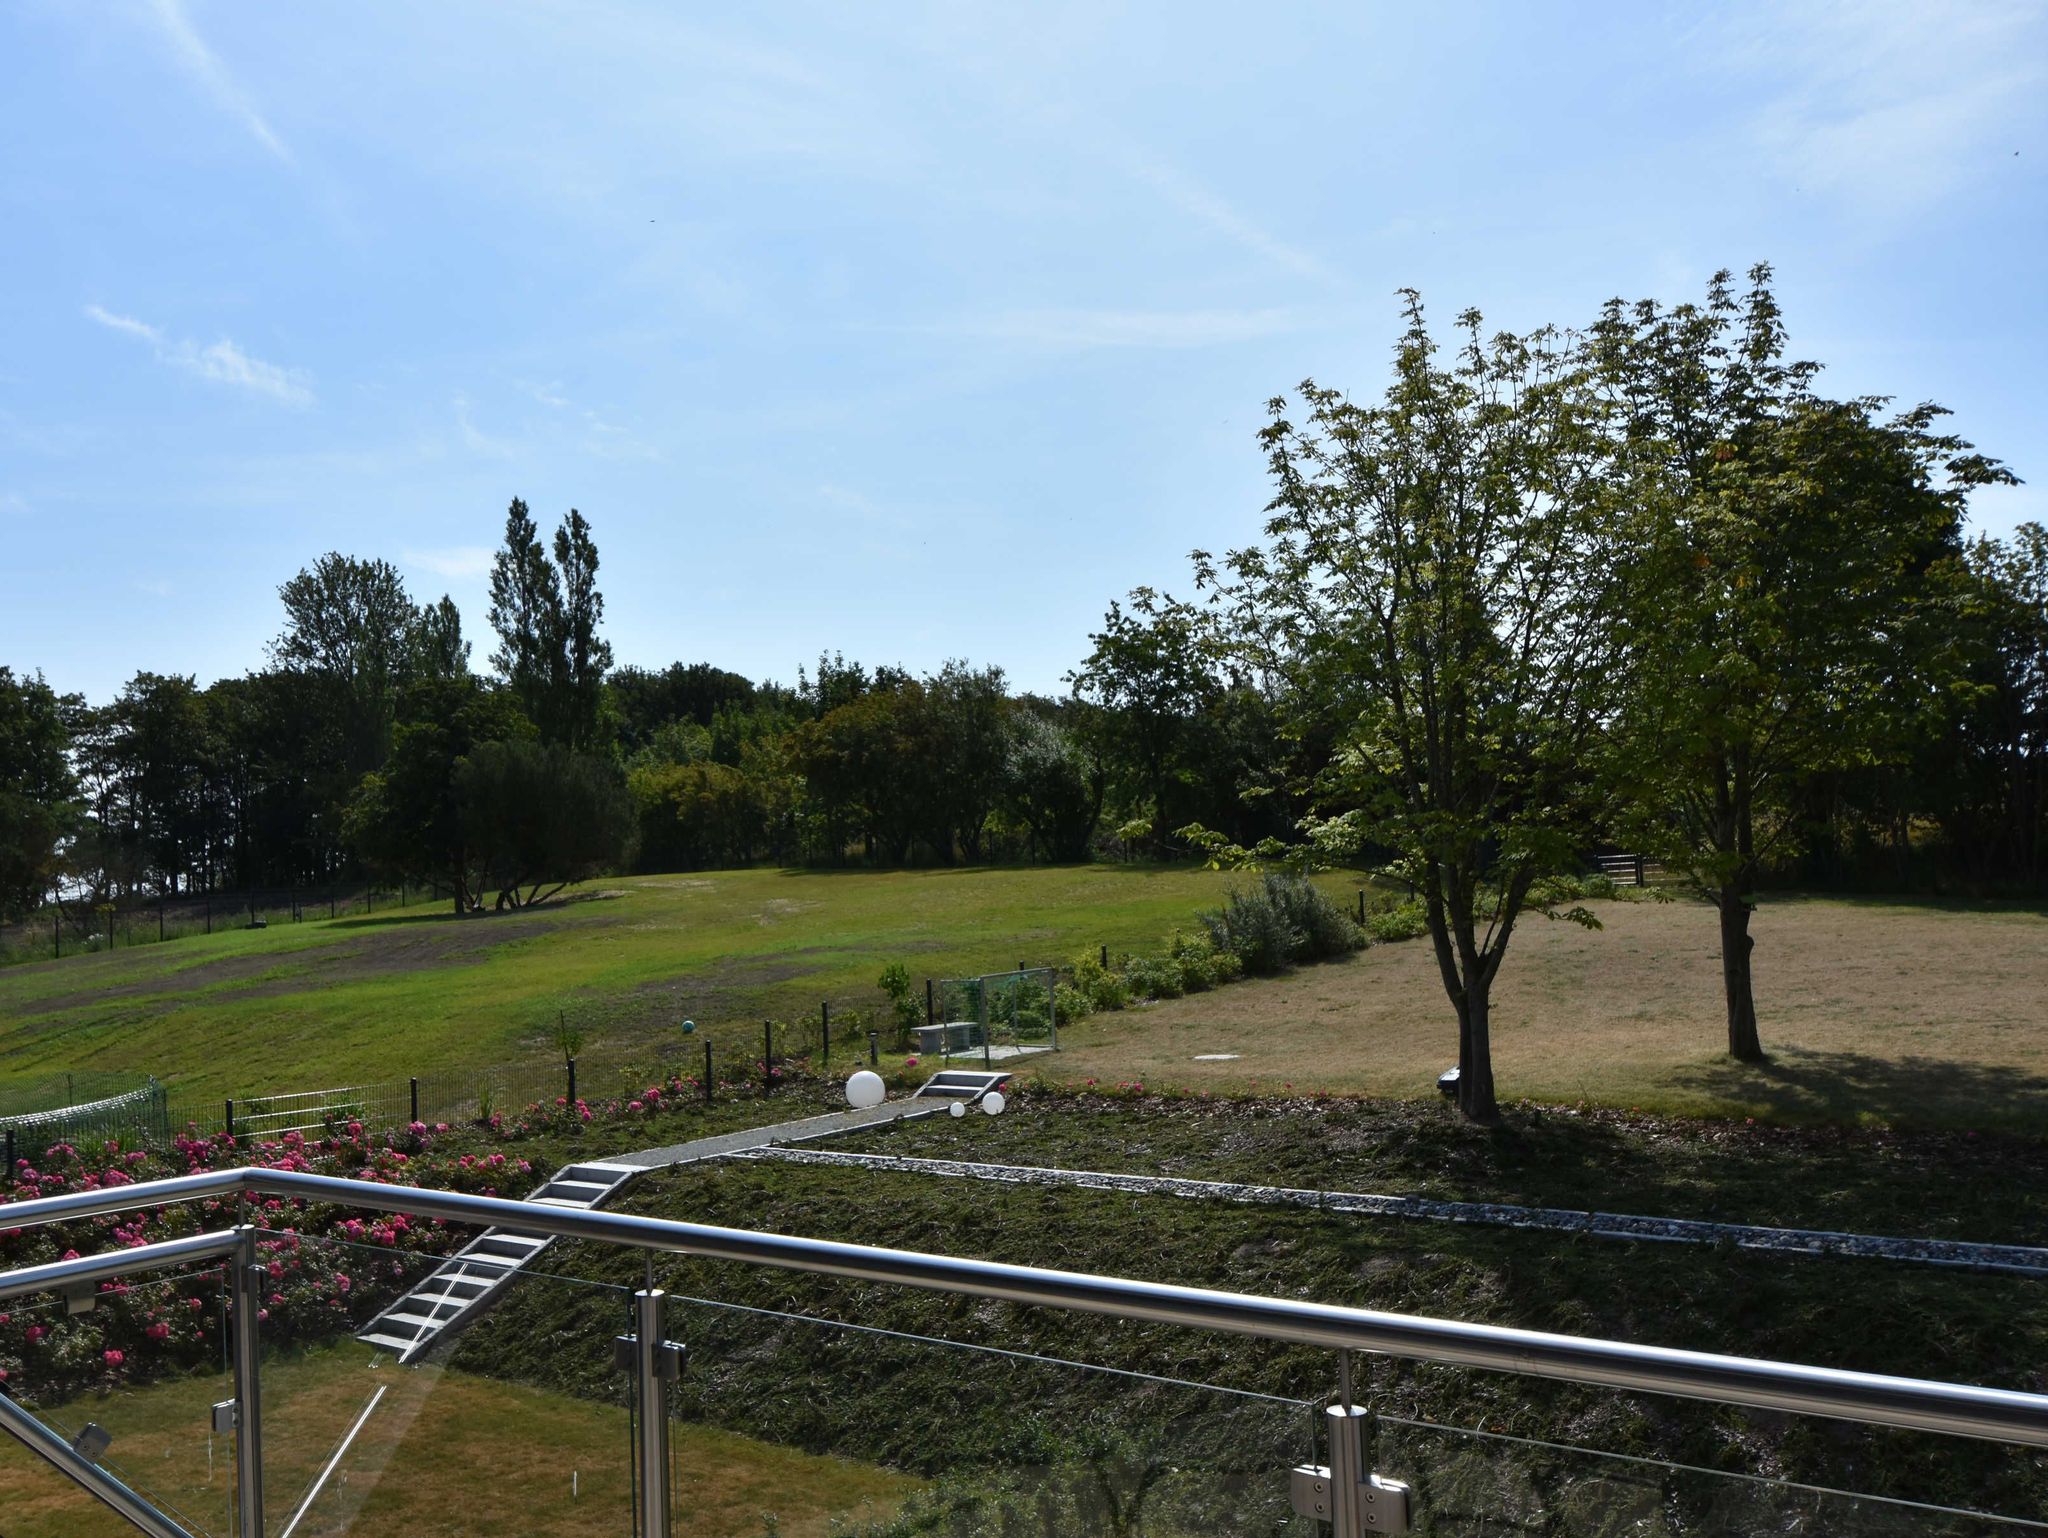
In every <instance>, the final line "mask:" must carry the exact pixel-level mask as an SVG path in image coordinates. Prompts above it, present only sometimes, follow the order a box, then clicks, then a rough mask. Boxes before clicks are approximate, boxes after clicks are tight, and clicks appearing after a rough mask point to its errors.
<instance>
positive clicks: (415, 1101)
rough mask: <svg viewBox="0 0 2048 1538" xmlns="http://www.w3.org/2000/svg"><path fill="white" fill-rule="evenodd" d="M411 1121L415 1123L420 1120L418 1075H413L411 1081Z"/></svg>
mask: <svg viewBox="0 0 2048 1538" xmlns="http://www.w3.org/2000/svg"><path fill="white" fill-rule="evenodd" d="M412 1119H413V1120H414V1121H415V1122H417V1121H418V1120H419V1119H420V1081H419V1077H418V1075H414V1077H413V1080H412Z"/></svg>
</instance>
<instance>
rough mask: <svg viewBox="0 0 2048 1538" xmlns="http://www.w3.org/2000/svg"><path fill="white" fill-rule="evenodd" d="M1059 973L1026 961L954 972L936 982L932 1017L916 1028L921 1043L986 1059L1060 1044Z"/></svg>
mask: <svg viewBox="0 0 2048 1538" xmlns="http://www.w3.org/2000/svg"><path fill="white" fill-rule="evenodd" d="M1058 986H1059V973H1058V970H1057V969H1056V968H1053V967H1022V968H1019V969H1018V970H1016V971H1014V972H988V973H984V974H982V975H981V976H979V977H949V978H945V979H943V980H941V981H939V982H938V983H936V984H935V985H934V986H933V990H932V1018H931V1020H930V1021H928V1022H927V1023H926V1024H924V1025H922V1026H919V1027H918V1028H917V1031H916V1035H917V1037H918V1044H919V1046H920V1047H921V1048H922V1049H923V1050H924V1051H925V1052H927V1053H936V1054H938V1055H939V1057H940V1058H942V1059H945V1060H950V1059H952V1058H955V1057H967V1058H979V1059H981V1060H982V1061H983V1062H984V1063H986V1062H993V1061H995V1060H997V1059H999V1058H1008V1057H1016V1056H1019V1055H1021V1054H1024V1053H1027V1052H1043V1051H1055V1050H1057V1049H1058V1047H1059V1043H1060V1038H1059V1009H1058V1005H1057V989H1058Z"/></svg>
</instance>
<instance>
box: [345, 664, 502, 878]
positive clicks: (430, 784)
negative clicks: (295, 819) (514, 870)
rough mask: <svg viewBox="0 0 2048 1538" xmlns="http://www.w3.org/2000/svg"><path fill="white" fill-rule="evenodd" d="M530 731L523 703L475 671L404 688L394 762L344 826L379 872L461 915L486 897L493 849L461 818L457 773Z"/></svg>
mask: <svg viewBox="0 0 2048 1538" xmlns="http://www.w3.org/2000/svg"><path fill="white" fill-rule="evenodd" d="M532 730H533V728H532V727H531V726H530V725H529V724H528V722H527V720H526V717H525V716H524V714H522V713H521V711H520V709H519V705H518V702H517V701H515V700H514V699H513V698H512V697H511V695H510V694H508V693H506V692H504V691H503V690H498V689H493V688H490V687H488V686H487V685H485V684H484V683H483V681H482V680H480V679H478V678H475V677H473V676H472V675H470V674H468V673H462V674H458V675H455V676H453V677H438V678H425V679H422V680H420V681H419V682H418V683H417V684H415V685H414V686H413V687H412V688H411V689H409V690H407V692H406V696H405V700H404V706H403V719H402V720H401V721H400V723H399V726H398V729H397V731H396V733H395V734H394V740H393V743H392V748H391V756H390V757H389V758H388V759H387V760H386V761H385V763H384V765H383V767H382V768H381V769H378V770H376V771H375V772H373V773H370V774H367V775H365V776H364V777H363V780H362V783H361V784H360V785H359V786H358V787H357V789H356V793H355V795H354V797H353V798H352V799H351V800H350V802H349V804H348V809H347V812H346V814H345V817H344V819H343V826H344V830H345V834H346V837H347V840H348V843H349V846H350V847H351V848H352V849H353V850H354V851H355V852H356V854H357V856H358V857H359V858H360V859H362V861H363V862H364V863H365V864H366V865H368V866H369V867H370V868H371V869H372V870H374V871H376V872H378V873H379V874H380V875H383V876H386V877H389V878H391V879H400V878H403V879H405V880H409V881H417V882H420V883H422V884H426V885H432V886H434V887H436V888H437V889H439V890H442V891H445V892H447V894H448V895H449V897H450V899H451V900H452V901H453V903H454V905H455V911H456V912H457V913H467V912H470V911H471V910H473V909H475V908H476V907H478V906H479V905H480V904H481V902H482V900H483V892H484V883H485V881H486V879H487V871H488V868H489V865H490V860H489V850H488V849H487V848H486V847H485V845H484V844H483V843H482V842H480V841H479V840H478V838H477V837H476V835H475V832H474V830H473V829H472V827H471V825H470V823H469V821H468V820H467V819H466V817H465V815H464V808H463V805H462V799H461V797H460V795H459V794H458V789H457V776H458V773H459V771H460V769H461V766H462V765H463V763H464V762H465V761H466V759H467V758H468V756H469V755H470V754H471V753H473V752H475V751H476V750H477V749H478V748H479V747H480V746H481V745H483V744H485V743H491V742H501V741H504V740H506V739H512V738H518V737H520V736H522V735H525V734H529V733H531V732H532Z"/></svg>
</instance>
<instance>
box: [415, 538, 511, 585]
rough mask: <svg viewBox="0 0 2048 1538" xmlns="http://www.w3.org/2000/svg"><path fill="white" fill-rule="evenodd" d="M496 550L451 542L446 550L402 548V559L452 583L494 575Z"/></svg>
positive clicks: (472, 580) (474, 580)
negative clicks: (493, 566) (493, 562)
mask: <svg viewBox="0 0 2048 1538" xmlns="http://www.w3.org/2000/svg"><path fill="white" fill-rule="evenodd" d="M496 553H497V552H495V551H493V550H491V549H490V548H489V547H488V546H485V545H450V546H448V547H447V548H446V549H444V550H402V551H400V552H399V558H400V559H401V560H403V561H404V562H405V564H406V565H408V566H413V567H417V568H418V569H419V570H421V571H430V572H432V573H433V574H434V575H435V576H437V577H446V578H447V579H448V580H449V581H450V582H481V581H482V580H483V579H484V578H485V577H488V576H489V575H490V574H491V561H492V559H493V557H494V556H495V555H496Z"/></svg>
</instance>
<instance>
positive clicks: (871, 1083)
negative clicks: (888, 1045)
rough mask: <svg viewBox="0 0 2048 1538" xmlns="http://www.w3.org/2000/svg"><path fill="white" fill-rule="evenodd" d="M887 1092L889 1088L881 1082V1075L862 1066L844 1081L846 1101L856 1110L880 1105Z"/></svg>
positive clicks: (886, 1096)
mask: <svg viewBox="0 0 2048 1538" xmlns="http://www.w3.org/2000/svg"><path fill="white" fill-rule="evenodd" d="M888 1094H889V1088H888V1086H887V1085H885V1084H884V1083H883V1082H882V1076H881V1075H880V1074H878V1073H875V1072H873V1071H872V1070H870V1069H866V1068H863V1069H862V1070H861V1071H860V1072H859V1073H857V1074H855V1075H854V1076H853V1077H852V1078H850V1079H848V1080H847V1081H846V1103H847V1104H848V1105H850V1106H852V1107H853V1108H854V1109H855V1110H856V1111H865V1110H866V1109H867V1108H868V1107H869V1106H875V1105H880V1104H881V1103H882V1102H883V1100H885V1099H887V1098H888Z"/></svg>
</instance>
